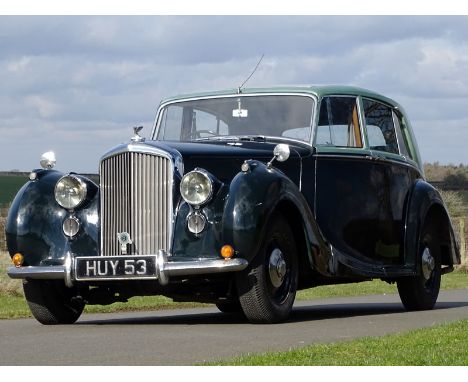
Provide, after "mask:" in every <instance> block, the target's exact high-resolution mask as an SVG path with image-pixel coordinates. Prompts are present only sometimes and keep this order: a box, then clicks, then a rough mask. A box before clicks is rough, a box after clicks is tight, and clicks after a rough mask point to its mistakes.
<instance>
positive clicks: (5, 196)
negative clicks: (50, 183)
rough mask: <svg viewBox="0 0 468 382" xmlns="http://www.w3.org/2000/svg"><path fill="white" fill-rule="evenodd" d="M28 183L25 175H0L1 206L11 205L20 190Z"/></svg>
mask: <svg viewBox="0 0 468 382" xmlns="http://www.w3.org/2000/svg"><path fill="white" fill-rule="evenodd" d="M27 181H28V178H27V177H26V176H24V175H0V205H1V204H9V203H11V201H12V200H13V198H14V197H15V195H16V193H17V192H18V190H19V189H20V188H21V186H22V185H23V184H25V183H26V182H27Z"/></svg>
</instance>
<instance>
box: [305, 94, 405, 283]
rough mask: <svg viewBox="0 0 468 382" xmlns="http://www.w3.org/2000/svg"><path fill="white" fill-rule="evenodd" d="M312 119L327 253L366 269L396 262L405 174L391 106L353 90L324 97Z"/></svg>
mask: <svg viewBox="0 0 468 382" xmlns="http://www.w3.org/2000/svg"><path fill="white" fill-rule="evenodd" d="M316 126H317V127H316V132H315V137H314V145H315V147H316V161H317V162H316V163H317V164H316V166H317V167H316V190H315V206H314V207H315V216H316V219H317V222H318V225H319V226H320V229H321V230H322V232H323V234H324V236H325V237H326V238H327V239H328V240H329V242H330V244H331V245H332V247H333V248H334V253H335V254H336V255H337V256H338V257H339V259H340V262H341V263H345V264H347V265H349V266H351V267H352V268H355V269H359V270H360V271H362V273H365V274H378V273H379V272H381V271H382V269H383V268H382V266H391V265H396V264H401V263H403V261H404V259H403V252H402V251H403V245H402V243H403V238H404V229H403V226H404V224H403V222H404V217H403V214H404V204H405V202H406V199H407V195H408V192H409V189H410V187H411V183H412V182H411V176H410V173H409V172H410V171H409V170H408V166H406V164H405V158H404V157H403V156H401V155H400V151H399V146H398V139H397V134H396V131H395V125H394V114H393V111H392V108H391V107H389V106H387V105H385V104H383V103H381V102H377V101H375V100H371V99H367V98H361V97H358V96H329V97H324V98H323V99H322V100H321V103H320V109H319V113H318V121H317V123H316ZM366 128H367V129H369V131H367V133H366Z"/></svg>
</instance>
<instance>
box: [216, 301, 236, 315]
mask: <svg viewBox="0 0 468 382" xmlns="http://www.w3.org/2000/svg"><path fill="white" fill-rule="evenodd" d="M216 307H217V308H218V309H219V311H220V312H223V313H230V314H233V313H243V312H242V306H241V304H240V302H239V300H238V299H235V300H233V301H229V302H218V303H217V304H216Z"/></svg>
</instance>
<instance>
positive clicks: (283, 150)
mask: <svg viewBox="0 0 468 382" xmlns="http://www.w3.org/2000/svg"><path fill="white" fill-rule="evenodd" d="M289 154H290V151H289V145H287V144H285V143H280V144H278V145H276V146H275V149H274V150H273V155H274V156H275V158H276V160H277V161H278V162H286V161H287V160H288V159H289Z"/></svg>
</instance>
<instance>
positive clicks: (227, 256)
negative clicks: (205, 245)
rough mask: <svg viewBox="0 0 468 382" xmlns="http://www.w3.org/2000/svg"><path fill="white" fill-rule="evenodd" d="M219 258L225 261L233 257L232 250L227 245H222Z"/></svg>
mask: <svg viewBox="0 0 468 382" xmlns="http://www.w3.org/2000/svg"><path fill="white" fill-rule="evenodd" d="M221 256H223V257H224V258H225V259H230V258H231V257H232V256H234V248H232V247H231V246H230V245H227V244H226V245H223V247H222V248H221Z"/></svg>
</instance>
